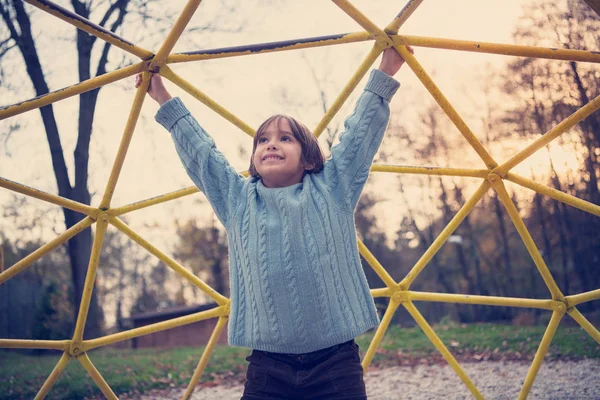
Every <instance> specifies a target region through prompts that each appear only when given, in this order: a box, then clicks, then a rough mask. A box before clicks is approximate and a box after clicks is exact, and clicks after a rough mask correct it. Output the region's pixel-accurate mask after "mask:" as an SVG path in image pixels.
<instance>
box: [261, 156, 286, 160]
mask: <svg viewBox="0 0 600 400" xmlns="http://www.w3.org/2000/svg"><path fill="white" fill-rule="evenodd" d="M262 160H263V161H268V160H283V157H280V156H266V157H263V159H262Z"/></svg>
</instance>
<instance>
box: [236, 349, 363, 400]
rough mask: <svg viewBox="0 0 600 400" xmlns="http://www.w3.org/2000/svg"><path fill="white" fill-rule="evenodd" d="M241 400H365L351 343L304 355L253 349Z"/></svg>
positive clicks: (359, 369)
mask: <svg viewBox="0 0 600 400" xmlns="http://www.w3.org/2000/svg"><path fill="white" fill-rule="evenodd" d="M246 360H247V361H248V362H249V363H250V364H249V365H248V371H247V372H246V383H245V385H244V386H245V387H244V395H243V396H242V398H241V400H259V399H260V400H262V399H278V400H282V399H298V400H305V399H347V400H366V398H367V394H366V390H365V382H364V380H363V369H362V365H361V364H360V355H359V353H358V345H357V344H356V342H354V340H351V341H349V342H345V343H341V344H338V345H335V346H332V347H328V348H326V349H322V350H318V351H315V352H312V353H305V354H281V353H269V352H266V351H259V350H253V351H252V354H250V356H249V357H247V358H246Z"/></svg>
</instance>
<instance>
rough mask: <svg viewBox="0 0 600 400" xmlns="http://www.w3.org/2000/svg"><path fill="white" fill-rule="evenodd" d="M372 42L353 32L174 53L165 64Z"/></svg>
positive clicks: (359, 33)
mask: <svg viewBox="0 0 600 400" xmlns="http://www.w3.org/2000/svg"><path fill="white" fill-rule="evenodd" d="M367 40H372V38H371V34H369V33H368V32H353V33H345V34H339V35H332V36H320V37H315V38H305V39H296V40H286V41H281V42H271V43H259V44H252V45H245V46H235V47H225V48H220V49H209V50H199V51H191V52H185V53H174V54H170V55H169V56H168V57H167V63H169V64H170V63H180V62H189V61H200V60H214V59H217V58H228V57H239V56H248V55H253V54H265V53H274V52H279V51H287V50H300V49H308V48H312V47H323V46H331V45H335V44H346V43H358V42H365V41H367Z"/></svg>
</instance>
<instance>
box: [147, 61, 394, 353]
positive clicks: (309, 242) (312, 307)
mask: <svg viewBox="0 0 600 400" xmlns="http://www.w3.org/2000/svg"><path fill="white" fill-rule="evenodd" d="M398 87H399V83H398V82H396V81H395V80H394V79H393V78H391V77H389V76H388V75H386V74H385V73H383V72H381V71H379V70H373V71H372V72H371V76H370V78H369V81H368V83H367V86H366V88H365V91H364V93H363V94H362V95H361V97H360V99H359V100H358V102H357V105H356V108H355V110H354V112H353V113H352V115H350V116H349V117H348V118H347V119H346V121H345V124H344V127H345V131H344V133H343V134H342V135H341V136H340V143H339V144H338V145H336V146H334V147H333V149H332V154H331V158H330V159H328V160H327V161H326V162H325V166H324V168H323V170H322V171H321V172H319V173H316V174H305V176H304V178H303V179H302V182H300V183H297V184H294V185H291V186H287V187H283V188H266V187H265V186H264V185H263V184H262V182H261V180H260V179H256V178H244V177H243V176H241V175H239V174H238V173H237V172H236V171H235V170H234V169H233V168H232V167H231V166H230V165H229V163H228V162H227V160H226V159H225V157H224V156H223V154H222V153H220V152H219V151H218V150H217V149H216V147H215V142H214V140H213V139H212V138H211V137H210V136H209V135H208V134H207V133H206V132H205V131H204V130H203V129H202V127H200V125H199V124H198V122H197V121H196V120H195V119H194V118H193V117H192V116H191V115H190V113H189V111H188V110H187V109H186V108H185V106H184V105H183V103H182V102H181V100H180V99H179V98H174V99H171V100H169V101H167V102H166V103H164V104H163V105H162V107H161V108H160V109H159V111H158V113H157V114H156V120H157V121H158V122H159V123H161V124H162V125H163V126H164V127H165V128H166V129H167V130H169V131H170V132H171V135H172V137H173V140H174V142H175V146H176V149H177V152H178V154H179V157H180V158H181V161H182V163H183V165H184V167H185V169H186V171H187V173H188V175H189V176H190V178H191V179H192V181H193V182H194V183H195V184H196V186H198V188H199V189H200V190H201V191H202V192H203V193H204V194H205V195H206V197H207V198H208V200H209V201H210V203H211V205H212V207H213V209H214V211H215V213H216V214H217V217H218V218H219V220H220V221H221V222H222V223H223V225H224V226H225V228H226V230H227V237H228V240H229V269H230V276H229V279H230V288H231V314H230V319H229V325H228V339H229V344H231V345H234V346H244V347H249V348H252V349H257V350H263V351H270V352H276V353H294V354H298V353H308V352H312V351H316V350H319V349H322V348H325V347H329V346H333V345H335V344H338V343H342V342H345V341H348V340H350V339H352V338H355V337H356V336H358V335H360V334H361V333H363V332H365V331H367V330H369V329H371V328H374V327H376V326H377V325H379V318H378V316H377V312H376V309H375V304H374V302H373V298H372V296H371V293H370V291H369V286H368V284H367V280H366V278H365V274H364V272H363V270H362V267H361V263H360V258H359V253H358V247H357V242H356V231H355V225H354V209H355V207H356V204H357V203H358V199H359V196H360V193H361V191H362V189H363V187H364V185H365V183H366V181H367V178H368V176H369V170H370V167H371V164H372V161H373V157H374V156H375V153H376V152H377V149H378V148H379V145H380V143H381V140H382V139H383V134H384V132H385V129H386V127H387V124H388V120H389V100H390V99H391V97H392V96H393V95H394V93H395V92H396V90H397V89H398Z"/></svg>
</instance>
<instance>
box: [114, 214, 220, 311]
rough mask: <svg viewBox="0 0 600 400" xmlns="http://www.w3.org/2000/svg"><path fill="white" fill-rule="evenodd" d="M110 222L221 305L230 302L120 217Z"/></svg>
mask: <svg viewBox="0 0 600 400" xmlns="http://www.w3.org/2000/svg"><path fill="white" fill-rule="evenodd" d="M110 223H111V224H112V225H114V226H115V227H116V228H117V229H119V230H120V231H121V232H123V233H124V234H126V235H127V236H129V237H130V238H131V239H132V240H133V241H134V242H136V243H138V244H139V245H140V246H142V247H143V248H145V249H146V250H148V252H150V253H151V254H153V255H154V256H156V257H157V258H158V259H159V260H161V261H162V262H164V263H165V264H166V265H168V266H169V267H171V268H172V269H173V270H175V272H177V273H178V274H179V275H182V276H183V277H184V278H186V279H187V280H188V281H190V282H191V283H192V284H193V285H194V286H196V287H197V288H199V289H200V290H202V291H203V292H204V293H206V294H207V295H209V296H210V297H212V298H213V299H214V300H215V301H216V302H217V304H219V305H220V306H222V305H225V304H227V303H228V302H229V299H227V297H225V296H223V295H221V294H220V293H218V292H217V291H215V290H214V289H213V288H211V287H210V286H208V285H207V284H206V283H204V281H202V280H201V279H200V278H198V277H197V276H196V275H194V274H193V273H191V272H190V271H188V270H187V269H185V268H184V267H183V266H181V265H180V264H179V263H178V262H177V261H175V260H173V259H172V258H170V257H169V256H167V255H166V254H165V253H163V252H162V251H160V250H159V249H158V248H156V247H154V246H153V245H152V244H150V243H149V242H148V241H146V240H145V239H144V238H142V237H141V236H140V235H138V234H137V233H136V232H135V231H134V230H133V229H131V228H130V227H128V226H127V225H126V224H125V223H123V221H121V220H120V219H118V218H116V217H113V218H111V220H110Z"/></svg>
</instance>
